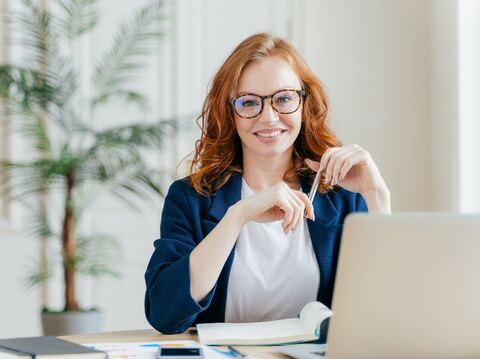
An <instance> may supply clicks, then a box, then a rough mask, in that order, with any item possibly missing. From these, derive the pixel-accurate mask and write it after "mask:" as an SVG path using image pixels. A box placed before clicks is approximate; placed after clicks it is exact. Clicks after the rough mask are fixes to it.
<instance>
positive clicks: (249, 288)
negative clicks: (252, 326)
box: [225, 179, 320, 323]
mask: <svg viewBox="0 0 480 359" xmlns="http://www.w3.org/2000/svg"><path fill="white" fill-rule="evenodd" d="M254 194H255V193H254V192H253V191H252V189H250V188H249V187H248V185H247V183H246V182H245V180H244V179H242V199H243V198H246V197H249V196H252V195H254ZM319 285H320V270H319V268H318V263H317V261H316V259H315V253H314V251H313V247H312V242H311V239H310V233H309V232H308V226H307V222H306V220H303V222H302V223H300V224H299V225H298V227H297V229H296V230H295V231H293V232H290V233H288V234H285V233H284V232H283V229H282V221H276V222H271V223H258V222H253V221H252V222H249V223H247V224H246V225H245V226H244V227H243V228H242V230H241V232H240V235H239V237H238V239H237V244H236V249H235V257H234V260H233V264H232V268H231V272H230V277H229V280H228V290H227V303H226V308H225V322H231V323H240V322H243V323H244V322H259V321H267V320H276V319H285V318H293V317H296V316H297V315H298V314H299V313H300V311H301V310H302V308H303V306H304V305H305V304H307V303H308V302H310V301H313V300H316V299H317V292H318V288H319Z"/></svg>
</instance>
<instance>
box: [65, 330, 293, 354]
mask: <svg viewBox="0 0 480 359" xmlns="http://www.w3.org/2000/svg"><path fill="white" fill-rule="evenodd" d="M60 338H62V339H65V340H68V341H71V342H74V343H78V344H85V343H122V342H123V343H128V342H157V341H161V340H196V341H198V338H197V335H196V332H195V331H192V330H189V331H188V332H186V333H183V334H175V335H166V334H160V333H159V332H157V331H155V330H153V329H145V330H128V331H119V332H107V333H98V334H80V335H68V336H64V337H60ZM236 348H238V349H239V350H240V351H241V352H242V353H245V354H249V355H252V356H253V357H255V358H258V359H287V358H289V357H288V356H287V355H284V354H282V353H279V352H277V351H276V350H275V349H274V348H275V347H268V346H261V347H255V346H241V347H236Z"/></svg>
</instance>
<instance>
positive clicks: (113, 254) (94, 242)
mask: <svg viewBox="0 0 480 359" xmlns="http://www.w3.org/2000/svg"><path fill="white" fill-rule="evenodd" d="M121 262H122V261H121V251H120V246H119V245H118V242H117V239H116V238H115V237H113V236H110V235H105V234H95V235H90V236H86V235H80V236H79V237H78V241H77V253H76V256H75V268H76V270H77V271H78V272H79V273H82V274H84V275H89V276H93V277H101V276H113V277H118V276H119V272H118V269H117V268H118V267H119V265H120V264H121Z"/></svg>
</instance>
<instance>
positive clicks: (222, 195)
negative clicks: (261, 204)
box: [208, 173, 242, 222]
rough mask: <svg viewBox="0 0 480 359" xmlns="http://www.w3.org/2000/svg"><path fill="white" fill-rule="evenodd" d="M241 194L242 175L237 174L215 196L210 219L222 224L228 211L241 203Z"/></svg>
mask: <svg viewBox="0 0 480 359" xmlns="http://www.w3.org/2000/svg"><path fill="white" fill-rule="evenodd" d="M241 194H242V175H241V174H240V173H235V174H233V175H232V177H231V178H230V180H229V181H228V182H227V183H226V184H225V185H224V186H223V187H222V188H220V189H219V190H218V191H217V192H216V193H215V194H214V195H213V198H212V206H211V207H210V210H209V211H208V217H210V218H211V219H213V220H214V221H215V222H220V220H221V219H222V218H223V217H224V216H225V213H226V212H227V209H228V208H229V207H230V206H232V205H234V204H235V203H237V202H238V201H240V198H241Z"/></svg>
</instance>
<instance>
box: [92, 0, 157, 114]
mask: <svg viewBox="0 0 480 359" xmlns="http://www.w3.org/2000/svg"><path fill="white" fill-rule="evenodd" d="M163 3H164V1H163V0H153V1H151V2H150V3H149V4H148V5H146V6H145V7H143V8H142V9H141V10H140V11H139V12H138V13H137V14H136V16H135V18H134V20H133V21H132V22H131V23H125V24H124V25H123V26H122V27H121V29H120V32H119V33H118V34H117V36H116V37H115V41H114V44H113V47H112V49H111V50H110V51H109V52H108V53H107V54H106V55H105V56H104V58H103V59H102V61H101V62H100V64H99V65H98V66H97V68H96V70H95V72H94V85H95V86H96V88H97V91H98V92H97V94H96V95H95V96H94V98H93V99H92V107H95V106H97V105H99V104H102V103H105V102H106V101H107V100H109V99H110V98H112V97H113V96H114V95H115V94H120V93H123V94H134V95H133V96H129V97H128V99H129V100H130V101H132V102H134V103H137V104H140V106H142V107H144V106H145V104H146V103H147V99H146V97H145V96H144V95H142V94H140V93H138V92H137V91H134V90H132V89H130V88H128V86H129V83H130V82H131V80H132V79H133V77H134V76H135V75H137V74H138V72H139V70H141V69H142V68H143V67H144V61H142V60H143V58H144V56H145V55H149V54H152V53H153V52H154V50H155V46H156V44H157V42H158V39H159V37H160V36H161V35H162V31H161V29H160V25H161V21H162V20H163V19H165V15H164V14H163V8H164V4H163Z"/></svg>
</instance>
